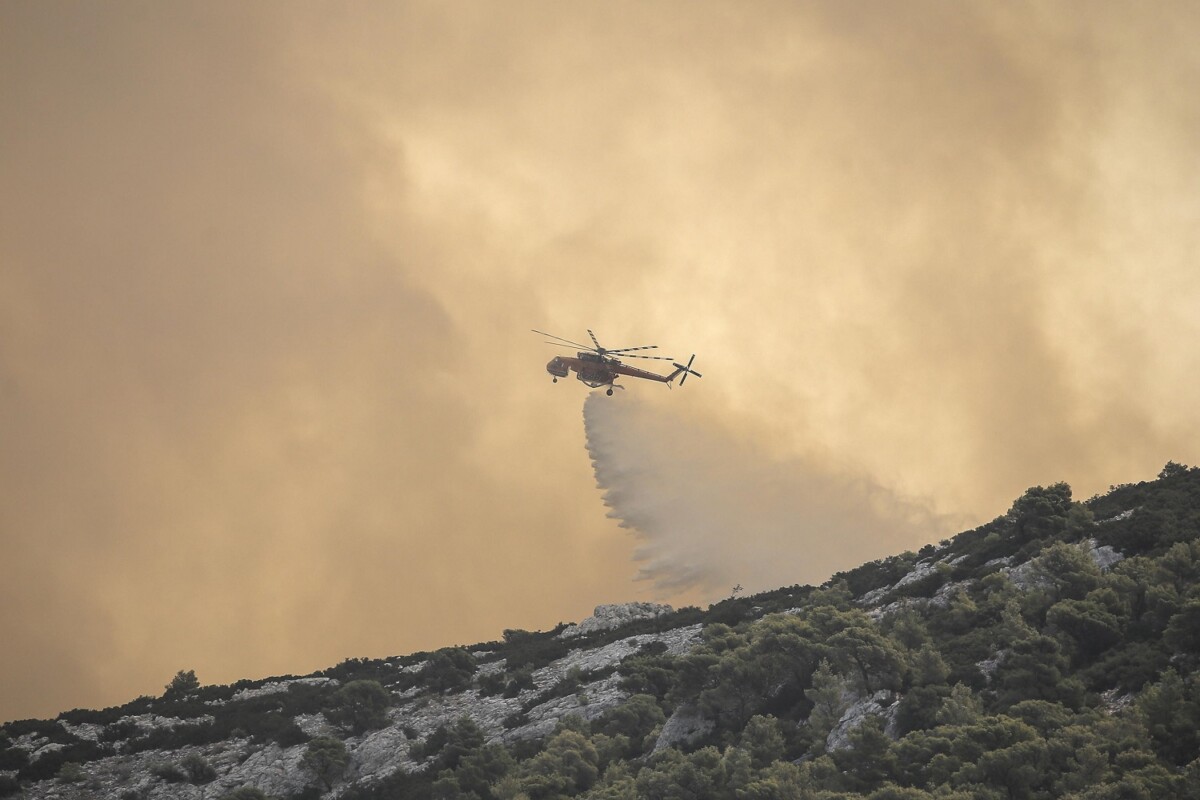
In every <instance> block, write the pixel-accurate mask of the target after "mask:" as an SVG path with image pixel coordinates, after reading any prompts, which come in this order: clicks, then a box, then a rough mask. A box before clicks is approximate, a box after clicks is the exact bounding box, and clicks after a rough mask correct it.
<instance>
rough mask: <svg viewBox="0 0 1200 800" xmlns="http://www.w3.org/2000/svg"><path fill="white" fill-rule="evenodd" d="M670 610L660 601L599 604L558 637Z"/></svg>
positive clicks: (608, 626) (566, 637) (656, 615)
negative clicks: (587, 615)
mask: <svg viewBox="0 0 1200 800" xmlns="http://www.w3.org/2000/svg"><path fill="white" fill-rule="evenodd" d="M672 611H674V609H673V608H671V607H670V606H668V605H664V604H662V603H615V604H611V605H600V606H596V609H595V610H594V611H593V612H592V616H590V617H588V618H587V619H585V620H583V621H582V622H580V623H579V624H578V625H568V626H567V627H566V628H565V629H564V630H563V632H562V633H560V634H559V637H561V638H563V639H569V638H571V637H572V636H581V635H583V634H585V633H593V632H595V631H604V630H611V629H612V628H619V627H621V626H622V625H625V624H628V623H630V622H633V621H635V620H639V619H653V618H654V617H661V616H662V615H663V614H670V613H671V612H672Z"/></svg>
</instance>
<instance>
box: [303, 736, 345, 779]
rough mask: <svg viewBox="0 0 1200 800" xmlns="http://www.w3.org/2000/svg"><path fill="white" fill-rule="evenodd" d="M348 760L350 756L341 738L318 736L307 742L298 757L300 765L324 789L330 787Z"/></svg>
mask: <svg viewBox="0 0 1200 800" xmlns="http://www.w3.org/2000/svg"><path fill="white" fill-rule="evenodd" d="M349 761H350V756H349V754H348V753H347V752H346V745H345V743H343V742H342V740H341V739H335V738H333V737H332V736H318V737H317V738H315V739H313V740H312V741H310V742H309V743H308V747H307V748H305V750H304V755H303V756H301V757H300V766H302V767H303V768H304V769H306V770H308V771H309V772H311V773H312V774H313V777H315V778H316V779H317V780H319V781H320V782H321V783H322V784H324V785H325V788H326V789H332V788H333V782H334V781H335V780H337V779H338V776H340V775H341V774H342V771H343V770H344V769H345V768H346V764H347V763H349Z"/></svg>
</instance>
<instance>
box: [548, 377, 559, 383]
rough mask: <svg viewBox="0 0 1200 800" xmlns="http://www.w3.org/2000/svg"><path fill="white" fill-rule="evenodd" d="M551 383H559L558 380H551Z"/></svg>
mask: <svg viewBox="0 0 1200 800" xmlns="http://www.w3.org/2000/svg"><path fill="white" fill-rule="evenodd" d="M550 382H551V383H558V378H551V379H550Z"/></svg>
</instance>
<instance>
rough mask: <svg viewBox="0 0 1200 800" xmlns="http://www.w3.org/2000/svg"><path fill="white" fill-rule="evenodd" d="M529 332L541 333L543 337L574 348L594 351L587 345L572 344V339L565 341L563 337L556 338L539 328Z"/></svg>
mask: <svg viewBox="0 0 1200 800" xmlns="http://www.w3.org/2000/svg"><path fill="white" fill-rule="evenodd" d="M529 330H531V331H533V332H534V333H540V334H541V335H542V336H549V337H550V338H551V339H558V340H559V341H560V342H566V343H567V344H569V345H571V346H572V347H579V348H582V349H584V350H591V349H592V348H590V347H588V346H587V345H586V344H580V343H579V342H572V341H571V340H570V339H564V338H563V337H561V336H555V335H554V334H553V333H546V332H545V331H539V330H538V329H537V328H530V329H529Z"/></svg>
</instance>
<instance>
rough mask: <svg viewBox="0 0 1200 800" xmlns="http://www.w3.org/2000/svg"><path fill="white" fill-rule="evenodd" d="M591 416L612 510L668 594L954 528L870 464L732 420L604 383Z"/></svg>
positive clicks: (876, 553) (768, 584) (773, 581)
mask: <svg viewBox="0 0 1200 800" xmlns="http://www.w3.org/2000/svg"><path fill="white" fill-rule="evenodd" d="M583 418H584V427H585V430H586V434H587V447H588V452H589V454H590V455H591V459H592V464H593V466H594V468H595V473H596V483H597V484H598V486H599V488H600V489H601V490H603V492H604V503H605V505H607V506H608V508H609V509H610V511H609V516H610V517H612V518H614V519H617V520H619V521H620V524H621V526H622V527H624V528H629V529H630V530H632V531H633V532H634V533H635V535H636V536H637V537H638V539H639V540H640V546H639V548H638V549H637V551H636V552H635V558H636V559H637V560H638V561H639V562H641V571H640V574H639V578H641V579H643V580H649V581H652V582H653V583H654V585H655V587H656V589H658V590H659V591H660V592H662V593H665V594H667V595H672V594H677V593H679V592H682V591H685V590H688V589H698V590H700V591H702V592H706V593H711V592H713V591H714V590H727V589H728V588H729V587H731V586H733V585H734V584H735V583H737V584H741V585H743V586H744V587H745V588H746V589H747V590H751V591H757V590H762V589H769V588H775V587H778V586H785V585H791V584H795V583H819V582H822V581H824V580H825V579H827V578H828V577H829V576H830V575H831V574H832V573H834V572H836V571H838V570H841V569H847V568H850V567H854V566H857V565H858V564H860V563H862V562H864V561H868V560H871V559H875V558H880V557H882V556H885V555H890V554H893V553H896V552H899V551H902V550H905V549H909V548H915V547H918V546H920V545H921V544H923V543H927V542H930V541H936V540H937V539H939V538H942V536H944V535H945V534H946V533H947V532H948V531H949V530H950V529H951V524H952V523H951V520H950V519H948V518H946V517H944V516H939V515H936V514H935V513H934V512H932V511H931V510H929V509H928V508H926V507H925V506H923V505H922V504H920V503H917V502H914V501H911V500H906V499H904V498H901V497H899V496H897V495H896V494H895V493H893V492H892V491H890V490H889V489H888V488H887V487H885V486H882V485H880V484H879V483H877V482H876V481H874V480H872V479H870V478H869V477H867V476H865V475H861V474H855V473H854V472H853V471H852V470H848V469H845V468H838V467H835V466H833V465H830V464H826V463H823V460H822V459H819V458H817V457H815V456H803V455H801V456H792V457H788V458H783V459H781V458H778V457H775V456H773V455H772V454H771V453H769V452H768V449H767V448H766V447H765V446H764V445H761V444H758V443H756V442H755V441H754V440H753V438H752V437H750V436H747V435H745V434H743V435H739V434H738V432H737V431H735V430H734V429H733V428H731V427H728V423H727V422H726V423H721V422H717V421H715V420H713V419H701V418H699V417H697V416H693V415H690V414H688V413H686V412H685V413H678V412H676V411H674V410H671V411H668V410H667V409H665V408H659V407H655V406H653V405H651V404H649V403H647V402H644V401H639V400H637V399H634V398H632V397H623V396H620V395H618V396H615V397H605V396H602V395H600V394H599V393H593V394H591V395H589V396H588V398H587V400H586V401H585V402H584V406H583ZM725 419H728V418H727V417H726V418H725Z"/></svg>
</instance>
